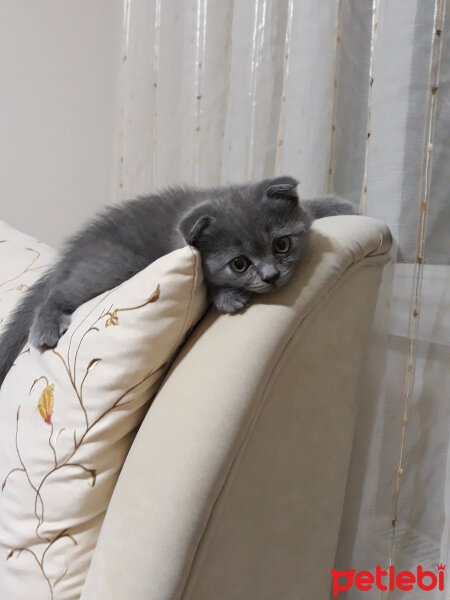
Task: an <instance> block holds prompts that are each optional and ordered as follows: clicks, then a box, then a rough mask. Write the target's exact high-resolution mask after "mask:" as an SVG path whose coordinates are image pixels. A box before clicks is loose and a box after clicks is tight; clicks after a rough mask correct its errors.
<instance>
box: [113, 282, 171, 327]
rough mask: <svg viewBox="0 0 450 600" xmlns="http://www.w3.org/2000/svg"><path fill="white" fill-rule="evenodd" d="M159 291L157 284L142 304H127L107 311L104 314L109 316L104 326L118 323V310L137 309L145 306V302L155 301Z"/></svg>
mask: <svg viewBox="0 0 450 600" xmlns="http://www.w3.org/2000/svg"><path fill="white" fill-rule="evenodd" d="M159 292H160V288H159V285H157V286H156V289H155V291H154V292H153V293H152V294H151V296H150V297H149V298H148V299H147V300H146V301H145V302H144V303H143V304H139V306H129V307H127V308H115V309H114V310H113V312H107V313H106V314H107V315H109V318H108V319H107V320H106V322H105V327H109V326H110V325H118V324H119V315H118V313H119V311H126V310H137V309H138V308H142V307H144V306H147V304H150V303H151V302H156V300H158V298H159ZM105 316H106V315H105Z"/></svg>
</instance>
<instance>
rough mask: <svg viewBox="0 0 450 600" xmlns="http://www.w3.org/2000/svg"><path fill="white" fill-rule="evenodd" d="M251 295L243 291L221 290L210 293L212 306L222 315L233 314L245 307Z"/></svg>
mask: <svg viewBox="0 0 450 600" xmlns="http://www.w3.org/2000/svg"><path fill="white" fill-rule="evenodd" d="M250 298H251V294H250V293H249V292H246V291H244V290H235V289H231V288H222V289H218V290H214V291H213V292H212V293H211V299H212V301H213V304H214V305H215V306H216V308H218V310H220V312H224V313H235V312H237V311H238V310H242V309H243V308H244V307H245V306H247V304H248V302H249V300H250Z"/></svg>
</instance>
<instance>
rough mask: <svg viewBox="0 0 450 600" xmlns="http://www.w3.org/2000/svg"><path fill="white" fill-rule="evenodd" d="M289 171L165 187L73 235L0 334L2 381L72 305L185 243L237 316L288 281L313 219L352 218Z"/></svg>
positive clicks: (53, 340)
mask: <svg viewBox="0 0 450 600" xmlns="http://www.w3.org/2000/svg"><path fill="white" fill-rule="evenodd" d="M297 184H298V182H297V181H296V180H295V179H293V178H292V177H277V178H275V179H266V180H264V181H261V182H258V183H254V184H245V185H232V186H227V187H221V188H215V189H209V190H196V189H187V188H176V189H169V190H167V191H164V192H162V193H161V194H157V195H152V196H148V197H144V198H140V199H138V200H132V201H130V202H128V203H126V204H124V205H122V206H117V207H113V208H109V209H108V210H106V211H105V212H104V213H103V214H101V215H100V216H98V217H97V218H96V219H94V220H93V221H92V222H91V223H89V224H88V225H87V226H86V227H85V228H84V229H82V230H81V231H80V232H79V233H77V234H76V235H75V236H73V237H72V238H71V239H69V241H68V243H67V244H66V246H65V249H64V251H63V252H62V255H61V257H60V259H59V261H58V262H57V263H56V264H55V265H54V266H53V267H52V268H51V269H50V270H49V271H48V272H47V273H46V274H45V275H44V276H43V277H42V278H41V279H40V280H39V281H37V282H36V283H35V284H34V285H33V286H32V287H31V288H30V290H29V291H28V292H27V294H26V296H25V298H24V299H23V300H22V302H21V303H20V305H19V306H18V308H17V309H16V311H15V312H14V314H13V315H12V317H11V318H10V319H9V322H8V323H7V325H6V328H5V330H4V333H3V335H2V338H1V340H0V385H1V384H2V382H3V379H4V378H5V375H6V373H7V372H8V370H9V369H10V367H11V366H12V364H13V362H14V360H15V359H16V357H17V356H18V354H19V352H20V351H21V349H22V348H23V346H24V345H25V343H26V342H27V340H28V339H29V340H30V342H31V343H32V345H33V346H35V347H36V348H41V349H43V348H52V347H54V346H55V345H56V344H57V342H58V340H59V338H60V337H61V335H62V334H63V333H64V332H65V331H66V330H67V328H68V326H69V323H70V319H71V314H72V313H73V312H74V310H75V309H76V308H77V307H78V306H80V305H81V304H83V302H86V301H88V300H90V299H91V298H93V297H95V296H97V295H98V294H101V293H102V292H105V291H106V290H108V289H111V288H113V287H115V286H117V285H119V284H120V283H122V282H123V281H125V280H126V279H129V278H130V277H132V276H133V275H135V274H136V273H137V272H138V271H141V270H142V269H144V268H145V267H147V266H148V265H149V264H150V263H152V262H153V261H155V260H156V259H158V258H160V257H161V256H163V255H165V254H168V253H169V252H171V251H173V250H176V249H178V248H181V247H183V246H185V245H186V243H188V244H191V245H192V246H195V247H196V248H198V250H199V251H200V254H201V257H202V265H203V271H204V277H205V282H206V285H207V288H208V292H209V295H210V298H211V301H212V302H213V303H214V304H215V306H216V307H217V308H218V309H219V310H220V311H222V312H225V313H234V312H236V311H238V310H240V309H242V308H244V307H245V306H246V304H247V303H248V302H249V300H250V298H251V297H252V295H253V294H262V293H265V292H271V291H274V290H276V289H278V288H280V287H281V286H283V285H284V284H285V283H286V282H287V281H288V280H289V278H290V277H291V275H292V273H293V271H294V269H295V266H296V265H297V263H298V262H299V260H300V258H301V256H302V253H303V250H304V248H305V245H306V243H307V241H308V237H309V229H310V225H311V222H312V220H313V219H315V218H320V217H323V216H327V215H337V214H352V213H353V212H354V211H353V208H352V205H351V204H350V203H349V202H347V201H345V200H341V199H338V198H335V197H326V198H319V199H315V200H307V201H305V202H303V203H302V204H300V202H299V199H298V196H297V192H296V188H297Z"/></svg>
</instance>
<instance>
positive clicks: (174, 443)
mask: <svg viewBox="0 0 450 600" xmlns="http://www.w3.org/2000/svg"><path fill="white" fill-rule="evenodd" d="M390 243H391V242H390V234H389V232H388V230H387V229H386V227H385V226H384V225H383V224H381V223H380V222H379V221H376V220H375V219H370V218H365V217H332V218H326V219H321V220H319V221H316V222H315V223H314V226H313V235H312V239H311V247H310V252H309V255H308V257H307V258H306V259H305V261H304V264H303V265H302V267H301V268H299V269H298V272H297V273H296V275H295V277H294V278H293V280H292V281H291V282H290V283H289V284H288V285H287V286H286V287H285V288H284V289H283V290H280V292H278V293H277V294H274V295H268V296H265V297H261V298H258V299H257V301H255V302H253V303H252V305H251V306H250V307H249V308H248V309H247V310H246V311H245V312H244V313H243V314H239V315H233V316H229V315H218V314H217V313H216V312H215V311H211V312H210V313H209V314H208V315H207V316H206V318H205V319H204V320H203V321H202V323H201V324H200V325H199V326H198V328H197V329H196V331H195V332H194V334H193V335H192V336H191V337H190V339H189V340H188V342H187V343H186V344H185V346H184V347H183V350H182V351H181V353H180V356H179V357H178V359H177V361H176V362H175V364H174V366H173V368H172V369H171V371H170V373H169V375H168V377H167V379H166V381H165V383H164V385H163V386H162V388H161V389H160V391H159V393H158V395H157V397H156V399H155V401H154V403H153V404H152V407H151V409H150V411H149V413H148V414H147V416H146V418H145V420H144V422H143V424H142V426H141V428H140V430H139V433H138V435H137V438H136V439H135V442H134V444H133V447H132V449H131V451H130V453H129V455H128V458H127V460H126V462H125V465H124V469H123V470H122V473H121V475H120V478H119V481H118V484H117V486H116V488H115V491H114V494H113V497H112V499H111V503H110V506H109V509H108V513H107V515H106V519H105V522H104V525H103V528H102V532H101V534H100V537H99V541H98V544H97V548H96V551H95V554H94V559H93V561H92V564H91V568H90V570H89V574H88V577H87V580H86V584H85V587H84V589H83V594H82V600H97V599H98V598H105V599H106V598H107V599H108V600H116V599H117V600H122V599H123V598H133V600H179V599H180V598H182V599H183V600H187V599H189V600H211V598H214V600H231V599H232V600H241V599H242V600H244V599H245V600H247V599H248V598H252V599H253V598H255V599H256V598H257V599H258V600H266V599H267V600H273V599H274V598H282V599H283V600H291V599H292V600H306V599H308V600H309V599H310V598H325V597H327V596H326V595H324V590H327V593H328V590H329V580H328V579H327V578H328V577H329V569H330V568H331V567H332V566H333V560H334V550H335V545H336V540H337V535H338V529H339V523H340V515H341V507H342V502H343V495H344V488H345V479H346V472H347V467H348V460H349V451H350V446H351V440H352V431H353V423H354V415H355V406H354V404H353V397H354V389H355V384H356V379H357V372H358V368H359V362H360V359H361V356H362V353H363V348H364V342H365V340H366V337H367V333H368V331H369V326H370V320H371V316H372V313H373V309H374V306H375V301H376V294H377V287H378V285H379V283H380V278H381V274H382V270H383V265H384V264H385V263H386V262H387V261H388V259H389V256H388V251H389V248H390ZM130 506H132V510H129V507H130Z"/></svg>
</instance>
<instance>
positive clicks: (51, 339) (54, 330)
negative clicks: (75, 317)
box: [29, 315, 70, 350]
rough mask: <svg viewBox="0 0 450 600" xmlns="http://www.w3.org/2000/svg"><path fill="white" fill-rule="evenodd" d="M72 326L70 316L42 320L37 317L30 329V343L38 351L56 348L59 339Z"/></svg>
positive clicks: (40, 317)
mask: <svg viewBox="0 0 450 600" xmlns="http://www.w3.org/2000/svg"><path fill="white" fill-rule="evenodd" d="M69 324H70V315H60V316H59V318H58V317H56V316H55V317H52V318H51V319H49V318H42V316H39V315H38V316H37V318H36V319H35V320H34V322H33V325H32V326H31V329H30V338H29V339H30V342H31V344H32V345H33V346H34V347H35V348H38V349H41V350H42V349H45V348H54V347H55V346H56V344H57V343H58V340H59V338H60V337H61V336H62V335H63V334H64V333H65V332H66V331H67V329H68V327H69Z"/></svg>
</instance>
